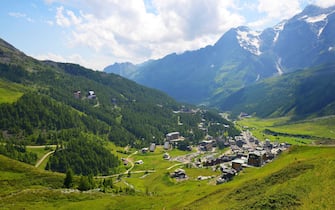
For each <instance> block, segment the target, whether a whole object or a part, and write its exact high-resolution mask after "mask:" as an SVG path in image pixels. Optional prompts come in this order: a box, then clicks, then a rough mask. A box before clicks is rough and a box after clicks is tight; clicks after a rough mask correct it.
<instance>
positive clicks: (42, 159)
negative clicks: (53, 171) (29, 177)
mask: <svg viewBox="0 0 335 210" xmlns="http://www.w3.org/2000/svg"><path fill="white" fill-rule="evenodd" d="M54 152H55V151H50V152H48V153H47V154H45V155H44V156H43V157H42V158H41V159H40V160H39V161H37V163H36V164H35V167H36V168H38V167H39V166H40V165H41V164H42V163H43V161H44V160H45V159H46V158H47V157H49V156H50V155H51V154H53V153H54Z"/></svg>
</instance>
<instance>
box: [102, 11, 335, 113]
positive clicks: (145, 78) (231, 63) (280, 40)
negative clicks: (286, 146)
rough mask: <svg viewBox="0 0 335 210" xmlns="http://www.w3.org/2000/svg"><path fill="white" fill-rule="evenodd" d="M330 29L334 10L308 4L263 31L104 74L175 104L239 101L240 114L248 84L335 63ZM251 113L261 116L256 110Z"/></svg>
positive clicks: (233, 34)
mask: <svg viewBox="0 0 335 210" xmlns="http://www.w3.org/2000/svg"><path fill="white" fill-rule="evenodd" d="M334 28H335V7H330V8H320V7H317V6H313V5H311V6H308V7H306V8H305V9H304V10H303V11H302V12H301V13H299V14H297V15H295V16H294V17H292V18H291V19H289V20H283V21H282V22H280V23H279V24H277V25H276V26H274V27H272V28H267V29H265V30H263V31H253V30H252V29H250V28H248V27H246V26H241V27H237V28H233V29H231V30H229V31H227V32H226V33H225V34H224V35H223V36H222V37H221V38H220V39H219V40H218V41H217V42H216V43H215V44H214V45H213V46H207V47H205V48H202V49H199V50H195V51H187V52H185V53H182V54H179V55H177V54H170V55H167V56H165V57H164V58H161V59H158V60H150V61H147V62H145V63H142V64H139V65H134V64H131V63H115V64H113V65H111V66H108V67H106V68H105V69H104V71H105V72H113V73H116V74H119V75H121V76H124V77H126V78H129V79H132V80H134V81H136V82H138V83H140V84H143V85H146V86H149V87H153V88H157V89H159V90H162V91H164V92H166V93H168V94H169V95H170V96H172V97H174V98H175V99H177V100H179V101H184V102H188V103H195V104H206V105H209V106H216V107H220V108H222V109H224V110H226V109H231V108H233V107H234V106H233V104H235V103H240V104H244V105H243V106H240V108H241V109H240V110H238V111H243V110H244V109H245V107H247V106H248V103H249V102H248V101H247V100H246V101H245V100H243V98H241V97H239V100H238V101H234V100H235V99H236V97H237V94H239V93H241V92H243V91H247V90H248V88H249V86H251V85H254V84H256V85H257V87H259V85H260V84H263V83H260V82H261V81H263V80H265V79H267V78H277V79H278V80H281V79H280V78H289V76H284V75H285V74H287V73H290V72H295V71H299V70H301V69H305V71H307V70H306V68H310V67H316V66H319V65H323V64H326V63H331V62H332V61H335V38H334V37H335V30H334ZM320 68H322V67H320ZM304 74H305V75H306V73H304ZM288 75H291V74H288ZM318 79H320V78H319V77H318ZM271 81H272V80H269V82H270V83H271ZM264 83H267V82H266V81H264ZM313 84H315V83H313ZM305 85H308V84H305ZM325 88H327V87H326V86H325ZM264 91H265V92H267V91H268V90H264ZM291 91H295V92H296V90H295V89H292V90H291ZM274 94H276V93H274ZM290 94H293V93H290ZM228 99H229V100H230V102H229V103H230V104H231V105H229V106H228V104H227V100H228ZM258 103H261V102H258ZM272 106H273V105H272ZM243 107H244V108H243ZM256 107H259V106H256ZM276 108H278V107H273V108H271V109H273V110H276ZM235 111H236V112H238V111H237V110H235ZM253 111H258V113H259V111H260V110H253ZM271 113H274V112H271ZM271 113H267V114H268V115H269V114H271ZM284 113H285V112H284Z"/></svg>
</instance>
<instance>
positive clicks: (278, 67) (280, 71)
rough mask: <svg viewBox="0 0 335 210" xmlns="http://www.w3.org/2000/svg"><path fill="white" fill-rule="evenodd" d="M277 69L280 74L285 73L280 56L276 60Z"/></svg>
mask: <svg viewBox="0 0 335 210" xmlns="http://www.w3.org/2000/svg"><path fill="white" fill-rule="evenodd" d="M276 69H277V72H278V74H279V75H282V74H284V71H283V68H282V66H281V58H278V60H277V62H276Z"/></svg>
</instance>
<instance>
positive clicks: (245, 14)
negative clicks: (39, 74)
mask: <svg viewBox="0 0 335 210" xmlns="http://www.w3.org/2000/svg"><path fill="white" fill-rule="evenodd" d="M1 3H2V4H1V7H0V25H1V28H2V29H1V30H0V38H2V39H4V40H6V41H8V42H9V43H11V44H12V45H14V46H15V47H16V48H18V49H20V50H21V51H23V52H24V53H26V54H28V55H30V56H33V57H35V58H37V59H42V60H44V59H51V60H55V61H61V62H73V63H79V64H81V65H83V66H85V67H89V68H93V69H96V70H102V69H103V68H104V67H105V66H107V65H109V64H112V63H114V62H124V61H131V62H133V63H141V62H143V61H145V60H147V59H156V58H160V57H163V56H164V55H167V54H169V53H173V52H177V53H181V52H183V51H186V50H193V49H198V48H201V47H205V46H206V45H212V44H214V43H215V41H217V40H218V39H219V38H220V37H221V36H222V35H223V34H224V33H225V32H226V31H227V30H229V29H230V28H232V27H237V26H240V25H247V26H249V27H251V28H253V29H255V30H262V29H264V28H266V27H272V26H274V25H275V24H277V23H279V22H280V21H281V20H283V19H285V18H290V17H292V16H293V15H294V14H296V13H298V12H300V11H301V10H302V9H303V8H304V7H305V6H306V5H308V4H316V5H318V6H322V7H327V6H332V5H335V0H143V1H142V0H104V1H97V0H1Z"/></svg>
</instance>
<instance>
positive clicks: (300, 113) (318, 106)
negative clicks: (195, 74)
mask: <svg viewBox="0 0 335 210" xmlns="http://www.w3.org/2000/svg"><path fill="white" fill-rule="evenodd" d="M333 78H335V64H327V65H322V66H319V67H315V68H308V69H303V70H299V71H296V72H293V73H288V74H285V75H282V76H280V77H275V78H269V79H266V80H264V81H261V82H258V83H257V84H254V85H251V86H248V87H245V88H242V89H241V90H239V91H237V92H235V93H233V94H231V95H230V96H229V97H227V98H226V99H225V100H223V101H219V102H218V103H217V105H218V106H220V108H221V109H223V110H230V111H232V113H233V115H235V116H236V115H238V114H239V113H240V112H247V113H249V114H253V113H255V114H256V115H257V116H259V117H278V116H283V115H288V114H289V115H291V116H294V117H295V118H302V117H307V116H311V115H314V116H324V115H332V114H335V111H334V110H335V109H334V107H335V96H334V94H333V93H332V90H334V88H335V83H334V81H333Z"/></svg>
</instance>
